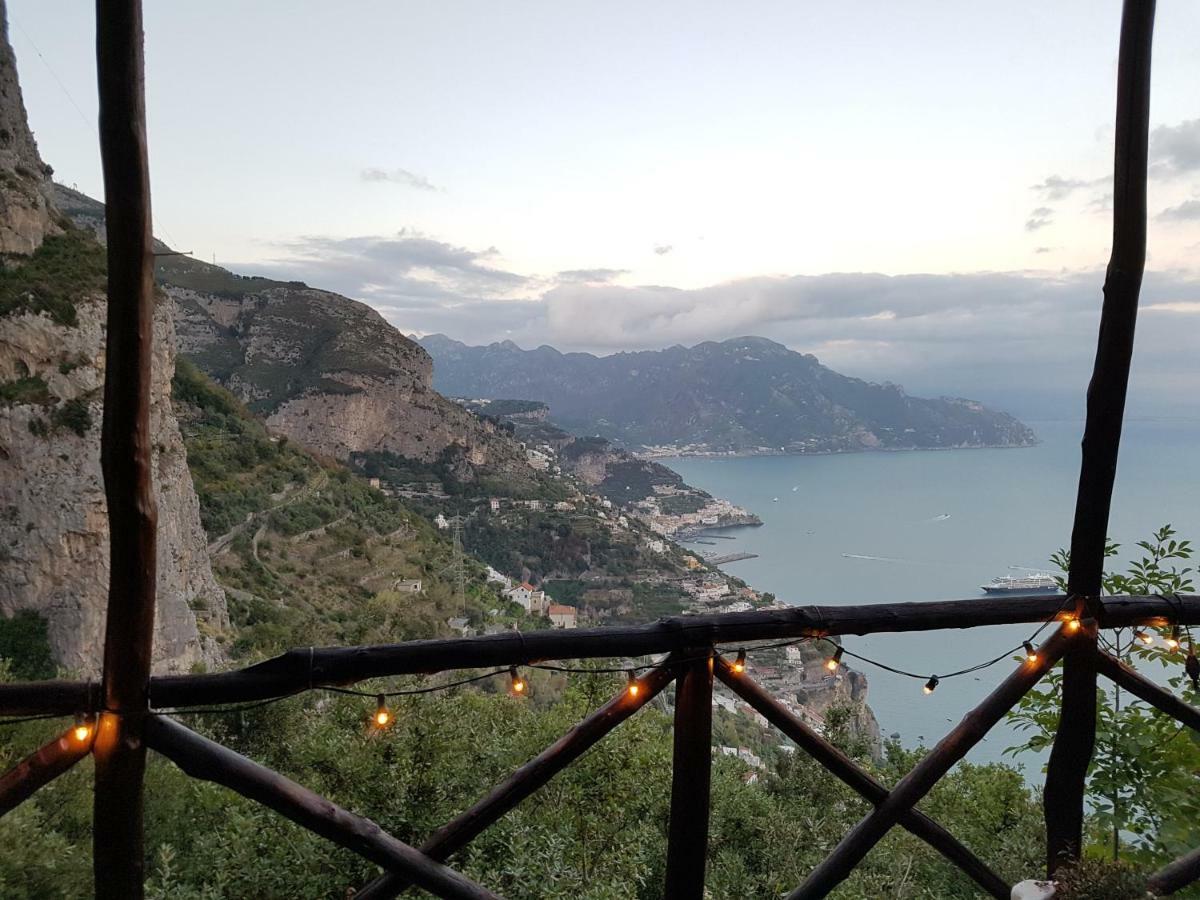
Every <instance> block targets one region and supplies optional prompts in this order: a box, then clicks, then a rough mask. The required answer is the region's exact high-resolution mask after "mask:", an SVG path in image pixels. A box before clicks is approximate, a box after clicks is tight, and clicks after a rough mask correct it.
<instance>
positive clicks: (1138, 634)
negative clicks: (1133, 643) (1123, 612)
mask: <svg viewBox="0 0 1200 900" xmlns="http://www.w3.org/2000/svg"><path fill="white" fill-rule="evenodd" d="M1133 636H1134V638H1136V639H1137V640H1139V641H1141V642H1142V643H1143V644H1145V645H1146V646H1147V647H1149V646H1150V645H1151V644H1153V643H1154V635H1152V634H1147V633H1146V632H1144V631H1141V630H1140V629H1139V630H1138V631H1135V632H1134V633H1133Z"/></svg>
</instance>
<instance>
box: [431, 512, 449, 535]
mask: <svg viewBox="0 0 1200 900" xmlns="http://www.w3.org/2000/svg"><path fill="white" fill-rule="evenodd" d="M433 524H434V525H436V526H437V527H438V529H439V530H440V531H445V530H446V529H447V528H449V527H450V523H449V522H447V521H446V517H445V516H443V515H442V514H441V513H438V514H437V515H436V516H434V519H433Z"/></svg>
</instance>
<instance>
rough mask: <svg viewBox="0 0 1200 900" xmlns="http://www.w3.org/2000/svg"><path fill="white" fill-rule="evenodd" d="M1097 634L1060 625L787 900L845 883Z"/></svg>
mask: <svg viewBox="0 0 1200 900" xmlns="http://www.w3.org/2000/svg"><path fill="white" fill-rule="evenodd" d="M1075 624H1078V623H1075ZM1095 633H1096V623H1095V622H1093V621H1091V620H1088V621H1086V622H1084V623H1083V624H1082V627H1079V628H1077V629H1076V630H1075V631H1073V632H1072V631H1069V630H1068V629H1067V627H1066V626H1063V627H1060V628H1059V630H1058V631H1057V632H1055V634H1054V635H1053V636H1052V637H1051V638H1050V639H1049V640H1047V641H1046V642H1045V643H1044V644H1042V646H1041V647H1040V648H1039V649H1038V651H1037V660H1036V661H1035V662H1026V663H1023V664H1021V666H1020V668H1018V669H1017V670H1016V671H1015V672H1013V673H1012V674H1011V675H1009V676H1008V677H1007V678H1005V679H1004V681H1002V682H1001V683H1000V686H999V687H997V688H996V690H994V691H993V692H992V693H991V694H989V695H988V696H987V697H986V698H984V700H983V702H981V703H980V704H979V705H978V706H976V707H975V708H974V709H973V710H971V711H970V712H969V713H967V714H966V716H965V717H964V718H963V720H962V721H961V722H960V723H959V724H958V725H957V726H955V728H954V729H953V730H952V731H951V732H950V733H949V734H947V735H946V736H945V737H944V738H942V739H941V741H939V742H938V745H937V746H936V747H934V748H933V749H932V750H930V751H929V753H928V754H926V756H925V758H924V759H922V760H921V761H920V762H919V763H917V765H916V766H915V767H914V768H913V770H912V771H911V772H909V773H908V774H907V775H905V776H904V777H903V778H901V779H900V781H899V782H898V783H897V784H896V786H895V787H894V788H892V791H891V793H889V794H888V796H887V799H885V800H884V801H883V802H882V803H880V804H879V805H878V806H877V807H876V808H875V810H874V811H873V812H871V813H870V814H869V815H867V816H866V817H865V818H864V819H863V820H862V821H861V822H859V823H858V824H857V825H855V826H854V828H853V829H851V831H850V833H849V834H847V835H846V836H845V837H844V838H842V841H841V843H839V844H838V845H837V847H835V848H834V849H833V852H832V853H830V854H829V856H827V857H826V858H825V859H824V861H823V862H822V863H821V864H820V865H819V866H817V867H816V868H815V869H814V870H813V871H812V872H811V873H810V874H809V876H808V878H807V879H805V881H804V883H803V884H802V885H800V887H798V888H796V890H794V891H792V893H791V894H789V895H788V900H816V898H819V897H825V896H827V895H828V894H829V892H830V891H832V890H833V889H834V888H835V887H837V886H838V885H839V884H841V883H842V882H843V881H844V880H845V879H846V877H847V876H849V874H850V873H851V872H852V871H853V870H854V867H855V866H857V865H858V864H859V863H860V862H862V860H863V857H865V856H866V855H867V854H868V853H870V852H871V849H872V848H873V847H874V846H875V845H876V844H877V843H879V841H880V839H882V838H883V836H884V835H885V834H887V833H888V831H889V830H891V828H892V826H893V825H895V824H897V823H898V822H899V821H900V817H901V816H903V815H904V814H905V813H907V812H910V811H911V810H912V808H913V807H914V806H915V805H916V804H917V803H918V802H920V800H921V798H922V797H924V796H925V795H926V794H927V793H929V791H930V789H931V788H932V787H933V786H934V785H935V784H936V783H937V782H938V781H939V780H940V779H941V778H942V776H944V775H945V774H946V773H947V772H949V771H950V769H951V768H953V766H954V764H955V763H957V762H958V761H959V760H961V759H962V758H963V757H964V756H966V755H967V753H968V751H970V749H971V748H972V747H974V746H975V745H976V744H977V743H979V741H981V740H982V739H983V737H984V735H986V734H987V733H988V731H990V730H991V728H992V727H993V726H994V725H995V724H996V723H997V722H999V721H1000V719H1001V718H1003V717H1004V714H1005V713H1007V712H1008V711H1009V710H1010V709H1012V708H1013V706H1015V705H1016V703H1017V701H1018V700H1020V699H1021V698H1022V697H1023V696H1025V694H1026V693H1027V692H1028V691H1029V689H1030V688H1032V687H1033V686H1034V685H1035V684H1037V683H1038V681H1039V680H1040V679H1041V678H1042V676H1043V675H1045V674H1046V673H1047V672H1048V671H1049V670H1050V668H1051V667H1052V666H1053V665H1054V664H1055V663H1056V662H1058V660H1059V659H1060V658H1061V657H1062V655H1063V654H1064V653H1066V651H1067V649H1068V648H1069V647H1070V646H1071V644H1072V642H1073V639H1074V637H1075V636H1077V635H1079V636H1082V637H1083V638H1085V639H1086V638H1089V637H1091V636H1094V635H1095Z"/></svg>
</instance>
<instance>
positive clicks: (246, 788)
mask: <svg viewBox="0 0 1200 900" xmlns="http://www.w3.org/2000/svg"><path fill="white" fill-rule="evenodd" d="M145 737H146V743H147V744H148V745H149V746H150V747H152V748H153V749H154V750H156V751H158V752H159V753H161V754H163V755H164V756H166V757H167V758H168V759H170V760H171V761H172V762H174V763H175V764H176V765H177V766H179V768H181V769H182V770H183V771H184V772H186V773H187V774H188V775H191V776H192V777H193V778H200V779H203V780H205V781H212V782H215V783H216V784H220V785H224V786H225V787H227V788H229V789H230V790H233V791H236V792H237V793H239V794H241V795H242V796H243V797H248V798H249V799H251V800H254V801H256V802H258V803H261V804H262V805H263V806H266V807H269V808H271V809H273V810H275V811H276V812H277V813H280V814H281V815H283V816H285V817H287V818H288V819H291V820H292V821H293V822H295V823H296V824H298V825H301V826H303V827H304V828H307V829H308V830H309V831H312V832H314V833H315V834H319V835H320V836H321V837H323V838H326V839H328V840H330V841H332V842H333V843H335V844H337V845H339V846H341V847H345V848H346V849H347V850H352V851H354V852H355V853H357V854H359V855H360V856H363V857H365V858H366V859H369V860H370V861H371V862H373V863H376V864H377V865H380V866H384V867H386V868H388V869H392V870H394V871H397V872H402V873H404V874H405V875H406V876H407V877H408V878H410V879H411V880H412V882H413V883H414V884H417V885H419V886H421V887H423V888H424V889H425V890H427V891H429V892H430V893H432V894H434V895H435V896H438V897H452V898H461V900H488V898H490V900H495V898H496V895H495V894H493V893H492V892H491V891H489V890H487V889H486V888H482V887H480V886H479V885H477V884H475V883H474V882H472V881H470V880H469V879H467V878H465V877H464V876H462V875H460V874H459V873H458V872H455V871H454V870H453V869H449V868H447V867H446V866H443V865H441V864H440V863H438V862H435V861H434V860H432V859H430V858H429V857H427V856H426V855H425V854H423V853H421V851H419V850H416V849H414V848H413V847H410V846H409V845H408V844H405V843H404V842H403V841H399V840H397V839H396V838H394V837H392V836H391V835H389V834H387V833H386V832H384V831H383V830H382V829H380V827H379V826H378V825H376V824H375V823H374V822H372V821H371V820H370V819H365V818H363V817H362V816H359V815H355V814H354V813H352V812H349V811H347V810H345V809H342V808H341V807H340V806H338V805H337V804H336V803H333V802H331V801H329V800H326V799H325V798H324V797H321V796H318V795H317V794H315V793H313V792H312V791H310V790H309V789H308V788H306V787H303V786H302V785H299V784H297V783H296V782H294V781H292V780H291V779H289V778H285V777H284V776H282V775H280V774H279V773H278V772H273V771H271V770H270V769H268V768H267V767H266V766H262V765H259V764H258V763H256V762H254V761H253V760H250V759H247V758H246V757H244V756H242V755H241V754H239V753H235V752H234V751H232V750H230V749H229V748H227V747H222V746H221V745H220V744H217V743H215V742H213V741H210V740H209V739H208V738H206V737H202V736H200V735H198V734H196V733H195V732H194V731H191V730H189V729H187V728H185V727H184V726H182V725H180V724H179V723H178V722H175V721H173V720H171V719H168V718H166V717H165V716H151V717H149V718H147V719H146V723H145Z"/></svg>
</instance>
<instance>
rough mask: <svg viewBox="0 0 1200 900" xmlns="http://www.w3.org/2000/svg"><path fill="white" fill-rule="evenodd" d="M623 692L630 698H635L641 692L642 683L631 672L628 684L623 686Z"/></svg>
mask: <svg viewBox="0 0 1200 900" xmlns="http://www.w3.org/2000/svg"><path fill="white" fill-rule="evenodd" d="M625 690H626V692H627V693H628V694H629V696H630V697H637V695H638V694H640V693H641V692H642V683H641V682H640V681H638V679H637V676H636V675H634V674H633V672H630V673H629V682H628V683H627V684H626V685H625Z"/></svg>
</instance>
